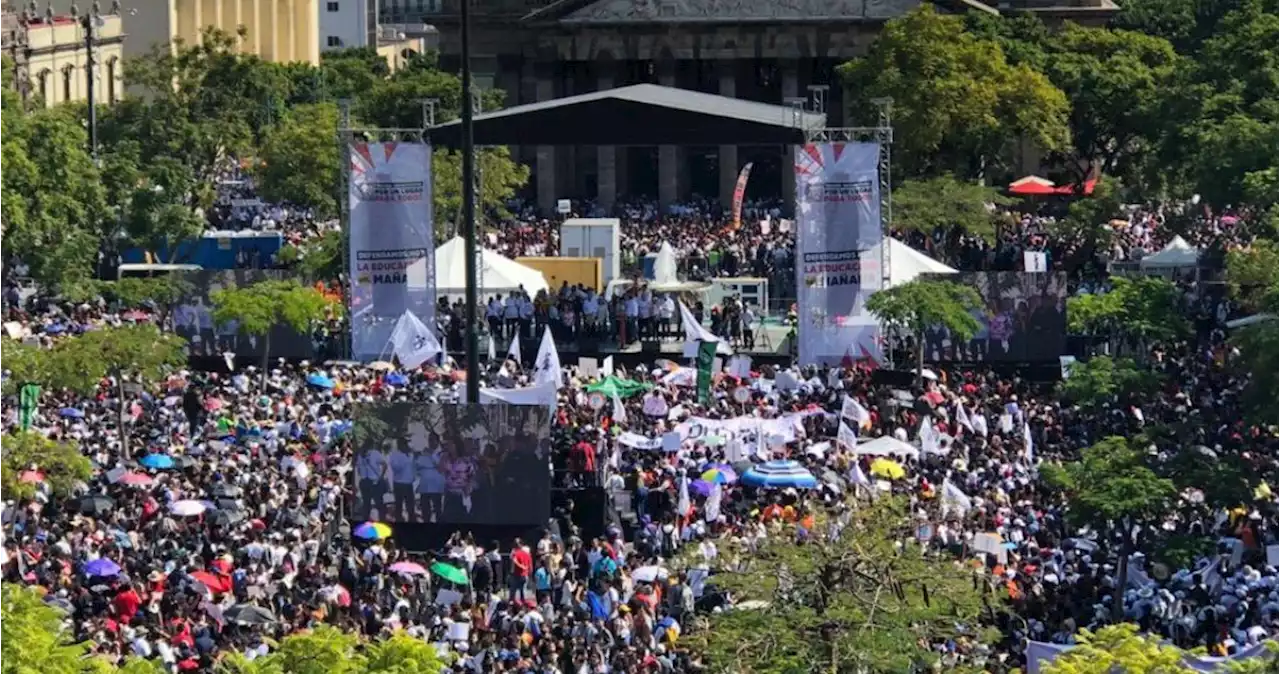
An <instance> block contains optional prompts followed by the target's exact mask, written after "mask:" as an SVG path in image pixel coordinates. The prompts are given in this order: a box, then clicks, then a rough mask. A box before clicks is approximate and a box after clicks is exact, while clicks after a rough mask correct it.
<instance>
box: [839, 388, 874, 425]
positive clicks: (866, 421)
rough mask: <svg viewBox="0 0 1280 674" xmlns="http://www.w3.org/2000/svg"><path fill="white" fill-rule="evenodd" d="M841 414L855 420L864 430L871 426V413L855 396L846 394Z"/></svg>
mask: <svg viewBox="0 0 1280 674" xmlns="http://www.w3.org/2000/svg"><path fill="white" fill-rule="evenodd" d="M840 416H841V417H843V418H845V419H848V420H849V421H852V422H854V423H855V424H857V425H858V427H859V428H862V429H864V430H865V429H868V428H871V413H870V412H868V411H867V408H865V407H863V406H862V403H859V402H858V401H857V400H855V399H854V397H853V396H850V395H846V396H845V397H844V405H842V406H841V407H840Z"/></svg>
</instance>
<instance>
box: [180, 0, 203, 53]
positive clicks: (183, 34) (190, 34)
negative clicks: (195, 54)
mask: <svg viewBox="0 0 1280 674" xmlns="http://www.w3.org/2000/svg"><path fill="white" fill-rule="evenodd" d="M177 5H178V37H180V38H182V40H183V41H184V42H186V43H187V45H189V46H190V45H198V44H200V27H201V22H202V21H204V3H203V2H201V0H178V3H177Z"/></svg>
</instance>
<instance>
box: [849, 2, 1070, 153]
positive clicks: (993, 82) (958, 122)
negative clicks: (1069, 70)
mask: <svg viewBox="0 0 1280 674" xmlns="http://www.w3.org/2000/svg"><path fill="white" fill-rule="evenodd" d="M839 73H840V75H841V77H842V78H843V80H844V82H845V84H846V86H848V87H849V90H850V91H852V92H855V97H854V100H853V101H852V102H851V103H852V107H851V110H852V111H853V112H854V114H855V118H858V116H859V115H860V114H861V115H862V117H863V118H860V119H857V121H858V122H860V123H868V124H873V123H874V122H875V120H874V119H873V118H867V117H866V115H865V114H864V111H874V109H875V108H874V106H873V105H871V100H872V99H875V98H879V97H891V98H892V99H893V124H894V127H895V129H896V130H897V133H896V134H895V138H894V160H895V165H896V166H900V167H902V168H903V169H905V172H903V173H899V175H906V176H916V175H937V174H941V173H945V172H954V173H956V174H957V175H958V176H961V177H963V178H970V179H981V178H984V177H987V176H990V175H992V174H994V173H995V172H996V171H995V169H996V168H999V167H1002V166H1004V165H1006V164H1007V159H1008V158H1010V157H1012V155H1013V148H1014V145H1015V143H1016V142H1017V141H1018V140H1019V139H1023V138H1025V139H1027V140H1030V141H1032V142H1034V143H1036V144H1037V145H1038V146H1039V147H1041V148H1044V149H1045V150H1057V149H1061V148H1064V147H1065V146H1066V142H1067V124H1066V121H1067V111H1068V101H1067V98H1066V97H1065V96H1064V95H1063V93H1062V91H1059V90H1058V88H1057V87H1055V86H1054V85H1053V84H1052V83H1051V82H1050V81H1049V80H1048V79H1047V78H1046V77H1045V76H1044V75H1042V74H1040V73H1039V72H1037V71H1035V70H1033V69H1032V68H1031V67H1030V66H1027V65H1010V64H1009V62H1008V60H1007V59H1006V58H1005V54H1004V52H1003V51H1002V50H1001V48H1000V45H999V44H998V43H997V42H994V41H991V40H984V39H980V38H978V37H976V36H975V35H973V34H972V33H970V32H968V31H966V30H965V25H964V19H963V18H961V17H958V16H948V15H943V14H939V13H938V12H937V11H935V10H934V9H933V6H932V5H931V4H929V3H922V4H921V5H920V6H919V7H917V8H916V9H913V10H912V11H910V12H908V13H907V14H905V15H903V16H900V17H897V18H894V19H892V20H890V21H889V22H888V23H887V24H885V27H884V28H883V29H882V31H881V32H880V35H879V36H878V37H877V38H876V41H875V43H874V44H873V45H872V47H871V51H870V53H869V54H867V56H866V57H864V58H860V59H856V60H854V61H851V62H849V63H846V64H844V65H842V66H840V68H839Z"/></svg>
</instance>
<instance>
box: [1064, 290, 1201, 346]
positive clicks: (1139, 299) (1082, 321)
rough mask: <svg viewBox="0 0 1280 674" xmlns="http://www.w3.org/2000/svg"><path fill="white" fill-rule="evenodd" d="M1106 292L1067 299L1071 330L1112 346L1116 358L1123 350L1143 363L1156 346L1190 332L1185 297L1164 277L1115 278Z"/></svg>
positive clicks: (1068, 325)
mask: <svg viewBox="0 0 1280 674" xmlns="http://www.w3.org/2000/svg"><path fill="white" fill-rule="evenodd" d="M1110 283H1111V290H1110V291H1108V292H1106V293H1098V294H1093V293H1090V294H1084V295H1076V296H1072V297H1069V298H1067V329H1068V330H1070V331H1071V332H1072V333H1073V334H1077V335H1088V336H1091V337H1093V338H1095V339H1096V340H1099V341H1104V342H1105V343H1107V344H1108V346H1109V348H1110V350H1111V352H1112V353H1118V352H1119V351H1121V350H1122V347H1126V348H1129V349H1131V350H1132V351H1133V353H1134V355H1135V357H1136V358H1137V359H1139V360H1142V359H1144V358H1147V357H1149V356H1150V347H1151V346H1152V345H1153V344H1155V343H1158V342H1170V341H1173V340H1177V339H1179V338H1181V337H1183V336H1185V335H1186V334H1188V332H1189V331H1190V329H1191V325H1190V323H1189V322H1188V321H1187V318H1186V316H1185V314H1184V313H1183V312H1182V294H1181V291H1179V290H1178V287H1177V286H1175V285H1174V284H1173V283H1172V282H1170V281H1168V280H1167V279H1163V278H1156V277H1141V278H1127V277H1122V276H1116V277H1112V278H1111V280H1110Z"/></svg>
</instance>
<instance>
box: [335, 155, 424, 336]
mask: <svg viewBox="0 0 1280 674" xmlns="http://www.w3.org/2000/svg"><path fill="white" fill-rule="evenodd" d="M350 161H351V180H350V183H349V186H348V190H349V197H350V205H351V217H350V220H349V222H348V228H349V229H348V233H349V236H350V253H349V255H350V259H349V260H348V263H349V265H350V273H351V306H350V307H348V309H349V312H350V316H351V350H352V354H351V357H352V358H354V359H356V360H373V359H376V358H378V357H379V356H380V355H381V354H382V353H383V352H384V351H385V350H386V348H387V340H389V339H390V338H391V331H392V329H393V328H394V327H395V324H396V320H397V319H398V318H399V317H400V316H401V315H402V314H403V313H404V312H405V311H408V312H410V313H412V314H413V315H414V316H416V317H417V318H418V319H419V320H421V321H422V322H423V323H424V324H426V325H428V326H431V328H432V329H433V330H434V329H435V294H436V293H435V287H436V282H435V264H434V259H435V237H434V233H433V224H432V206H431V146H430V145H426V144H423V143H395V142H388V143H353V144H352V145H351V151H350Z"/></svg>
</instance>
